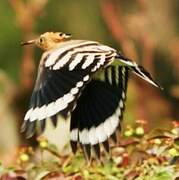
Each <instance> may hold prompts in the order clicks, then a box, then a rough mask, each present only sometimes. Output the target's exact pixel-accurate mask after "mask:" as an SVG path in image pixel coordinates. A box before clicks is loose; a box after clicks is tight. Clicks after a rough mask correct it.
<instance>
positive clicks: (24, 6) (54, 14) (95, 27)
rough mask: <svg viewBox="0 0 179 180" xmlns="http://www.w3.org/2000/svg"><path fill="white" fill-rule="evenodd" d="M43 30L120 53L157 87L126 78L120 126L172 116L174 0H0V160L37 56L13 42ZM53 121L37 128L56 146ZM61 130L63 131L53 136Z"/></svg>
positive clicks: (13, 137) (19, 141)
mask: <svg viewBox="0 0 179 180" xmlns="http://www.w3.org/2000/svg"><path fill="white" fill-rule="evenodd" d="M46 31H62V32H66V33H71V34H72V35H73V37H74V38H76V39H89V40H96V41H99V42H101V43H104V44H106V45H109V46H112V47H113V48H116V49H119V50H121V51H122V52H123V53H124V54H125V55H126V56H127V57H129V58H131V59H133V60H135V61H136V62H137V63H139V64H142V65H143V66H144V67H145V68H146V69H148V70H149V72H151V74H152V75H153V77H154V78H155V79H156V81H158V83H159V84H161V86H162V87H163V88H164V90H163V91H161V90H159V89H157V88H155V87H152V86H151V85H148V84H146V83H145V82H143V80H140V79H138V78H137V77H135V76H133V75H131V78H130V82H129V86H128V99H127V105H126V111H125V115H124V121H123V124H124V125H123V126H128V125H129V124H133V123H134V122H135V121H137V120H142V121H147V122H148V123H147V124H148V126H147V128H148V129H151V128H155V127H168V126H170V125H171V121H177V120H179V36H178V35H179V3H178V0H172V1H171V0H165V1H164V0H150V1H148V0H125V1H122V0H101V1H98V0H90V1H84V0H78V1H74V0H60V1H59V0H1V2H0V129H1V132H0V159H1V160H2V161H3V162H4V163H9V162H11V161H12V160H13V158H12V157H13V153H14V152H15V150H16V149H17V148H18V147H19V146H20V145H23V144H27V143H29V144H31V145H34V144H35V143H36V142H35V139H31V140H25V138H24V135H23V134H21V133H20V125H21V123H22V120H23V116H24V114H25V111H26V110H27V108H28V102H29V98H30V95H31V92H32V89H33V84H34V80H35V76H36V72H37V65H38V62H39V60H40V57H41V54H42V52H41V50H39V49H37V48H35V47H32V46H28V47H21V46H20V42H21V41H24V40H29V39H32V38H34V37H35V36H37V35H39V34H41V33H43V32H46ZM63 122H64V121H62V120H59V127H58V129H56V130H55V131H54V130H53V128H52V127H50V125H49V127H48V129H47V131H46V132H45V134H46V136H47V137H49V138H50V139H51V141H55V140H56V142H58V143H59V144H60V147H59V148H61V149H62V147H63V146H64V145H65V143H66V140H67V139H68V131H67V130H68V123H69V122H68V123H67V124H65V123H63ZM61 129H67V130H66V131H63V132H62V135H59V132H61Z"/></svg>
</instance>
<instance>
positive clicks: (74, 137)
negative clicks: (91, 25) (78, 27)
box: [22, 33, 158, 158]
mask: <svg viewBox="0 0 179 180" xmlns="http://www.w3.org/2000/svg"><path fill="white" fill-rule="evenodd" d="M68 38H69V35H67V34H63V33H45V34H43V35H41V36H40V38H38V39H37V40H34V41H29V42H27V43H24V44H30V43H35V44H37V46H39V47H40V48H42V49H43V50H45V52H44V54H43V55H42V58H41V61H40V63H39V71H38V76H37V80H36V84H35V87H34V91H33V94H32V97H31V102H30V107H29V110H28V112H27V113H26V116H25V118H24V124H23V128H22V129H23V130H24V131H26V132H27V136H28V137H30V136H32V135H33V134H34V133H35V126H36V122H38V123H39V124H40V127H41V130H42V131H43V130H44V128H45V122H46V119H47V118H51V119H52V122H53V124H54V125H55V126H56V124H57V114H60V115H62V116H63V117H65V118H66V117H67V116H69V115H71V125H70V140H71V146H72V150H73V152H75V151H76V149H77V143H78V142H79V144H81V145H82V147H83V150H84V153H85V155H86V157H87V158H89V157H90V153H91V148H92V147H93V148H94V150H95V152H96V154H97V155H98V156H99V155H100V144H103V146H104V148H105V149H106V151H109V145H108V139H109V138H110V137H112V138H113V139H114V140H115V132H116V130H117V129H118V128H119V127H120V121H121V120H122V116H123V111H124V108H125V100H126V90H127V81H128V73H129V71H133V72H134V73H136V74H137V75H139V76H140V77H142V78H143V79H145V80H146V81H148V82H150V83H151V84H153V85H155V86H158V85H157V84H156V83H155V82H154V81H153V79H152V78H151V76H150V74H149V73H147V72H146V71H145V70H144V69H143V68H142V67H141V66H138V65H137V64H136V63H134V62H132V61H130V60H129V59H127V58H125V57H124V56H122V55H121V53H119V52H117V51H116V50H115V49H113V48H110V47H109V46H105V45H102V44H100V43H98V42H94V41H87V40H69V39H68ZM114 62H115V65H113V63H114Z"/></svg>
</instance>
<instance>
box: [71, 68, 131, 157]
mask: <svg viewBox="0 0 179 180" xmlns="http://www.w3.org/2000/svg"><path fill="white" fill-rule="evenodd" d="M102 75H103V76H104V80H103V81H101V80H98V79H93V80H92V81H91V82H90V83H89V84H88V85H87V86H86V87H85V89H84V91H83V94H82V95H81V97H80V98H79V99H78V100H77V106H76V108H75V110H74V111H73V112H72V115H71V127H70V138H71V146H72V150H73V152H76V149H77V143H78V142H79V143H80V145H81V146H82V147H83V150H84V153H85V155H86V158H87V159H89V158H90V156H91V155H90V153H91V148H93V149H94V150H95V153H96V155H97V156H98V157H100V144H103V146H104V148H105V149H106V151H109V144H108V139H109V138H110V137H112V138H113V139H114V140H115V141H116V137H115V132H116V130H117V129H118V128H119V127H120V121H121V120H122V116H123V111H124V108H125V100H126V89H127V82H128V68H127V67H121V66H109V67H107V68H106V69H105V70H104V71H103V72H102Z"/></svg>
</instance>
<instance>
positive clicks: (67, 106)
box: [22, 41, 115, 137]
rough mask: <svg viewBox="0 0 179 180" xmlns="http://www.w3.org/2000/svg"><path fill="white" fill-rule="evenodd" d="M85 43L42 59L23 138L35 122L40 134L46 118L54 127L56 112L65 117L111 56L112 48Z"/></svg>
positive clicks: (52, 53) (30, 132) (34, 125)
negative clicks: (37, 123)
mask: <svg viewBox="0 0 179 180" xmlns="http://www.w3.org/2000/svg"><path fill="white" fill-rule="evenodd" d="M87 42H88V41H87ZM87 42H86V41H85V42H83V43H79V42H78V41H77V42H76V44H75V43H73V44H72V45H68V46H67V47H66V46H65V47H63V48H59V49H56V50H55V51H54V52H51V53H49V54H46V56H45V57H44V58H43V61H42V62H41V63H40V67H39V73H38V77H37V81H36V84H35V88H34V91H33V94H32V97H31V101H30V108H29V110H28V112H27V113H26V115H25V118H24V124H23V126H22V131H26V134H27V137H31V136H32V135H33V134H34V133H35V127H36V122H37V120H38V122H39V124H40V126H41V130H42V131H43V130H44V128H45V122H46V118H51V119H52V122H53V124H54V125H55V126H56V124H57V117H56V115H57V114H58V113H59V114H61V115H63V116H64V117H67V115H68V114H69V113H70V112H71V111H72V110H73V109H74V107H75V104H76V100H77V98H78V97H79V96H80V95H81V92H82V90H83V88H84V87H85V85H86V84H87V83H88V82H89V81H90V79H91V76H92V75H93V74H94V73H95V72H96V71H97V70H99V69H100V68H101V67H104V66H105V65H106V64H108V63H109V62H110V61H111V60H112V59H113V57H114V56H115V51H114V50H113V49H111V48H108V47H107V46H103V45H100V44H98V43H95V42H91V41H89V42H88V43H87ZM49 60H50V61H49Z"/></svg>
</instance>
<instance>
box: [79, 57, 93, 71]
mask: <svg viewBox="0 0 179 180" xmlns="http://www.w3.org/2000/svg"><path fill="white" fill-rule="evenodd" d="M94 57H95V54H89V55H88V56H87V58H86V61H85V62H84V63H83V65H82V69H86V68H87V67H88V66H90V64H92V63H93V62H94V60H95V58H94Z"/></svg>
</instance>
